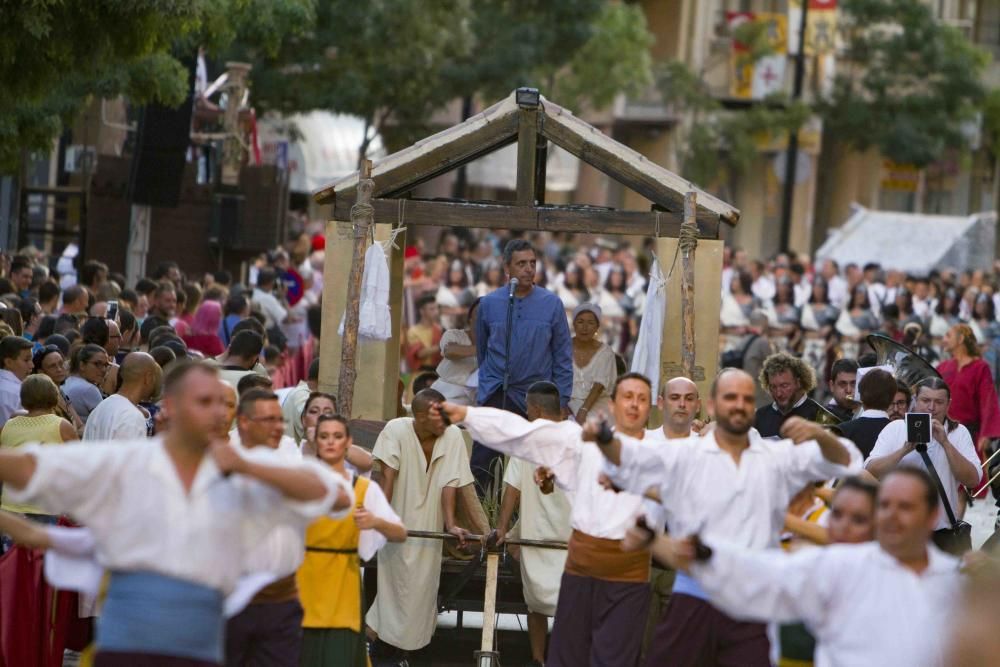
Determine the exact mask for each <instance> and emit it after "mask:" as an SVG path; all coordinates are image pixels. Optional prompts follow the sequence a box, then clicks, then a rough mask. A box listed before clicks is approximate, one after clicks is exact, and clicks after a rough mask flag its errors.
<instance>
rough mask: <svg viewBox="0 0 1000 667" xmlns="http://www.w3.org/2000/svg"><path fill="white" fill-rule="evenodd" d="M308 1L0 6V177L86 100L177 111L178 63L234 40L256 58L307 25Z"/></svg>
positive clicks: (180, 93)
mask: <svg viewBox="0 0 1000 667" xmlns="http://www.w3.org/2000/svg"><path fill="white" fill-rule="evenodd" d="M313 2H314V0H282V2H273V1H271V0H86V1H82V2H77V1H76V0H70V1H67V0H9V1H8V2H5V3H3V4H2V6H0V19H2V20H0V90H2V91H3V94H2V95H0V172H13V171H16V169H17V168H18V165H19V163H20V160H21V155H22V151H25V150H28V151H31V150H47V149H48V148H49V147H50V146H51V142H52V139H53V138H54V137H55V136H57V135H58V134H59V132H60V131H61V130H62V128H63V127H64V126H65V125H66V124H68V123H69V122H71V121H72V119H73V118H74V116H75V115H76V114H77V113H78V112H79V111H80V110H81V109H82V108H83V106H84V105H85V104H86V103H87V101H88V100H89V99H91V97H92V96H103V97H114V96H117V95H126V96H128V98H129V100H130V101H131V102H133V103H135V104H140V105H141V104H145V103H147V102H152V101H156V102H160V103H163V104H167V105H176V104H179V103H181V102H182V101H183V100H184V97H185V96H186V94H187V81H188V73H187V69H186V68H185V67H184V66H183V65H182V64H181V62H180V59H179V58H181V57H189V58H190V57H193V56H194V55H195V53H196V51H197V48H198V46H205V47H206V48H209V49H215V50H218V49H222V48H225V47H226V46H228V45H229V44H230V43H231V42H233V41H234V40H236V39H237V38H241V39H243V40H244V41H251V42H253V43H255V44H256V45H257V47H256V48H257V49H259V50H262V51H268V50H273V49H275V48H276V47H277V44H278V41H279V40H280V38H281V37H282V36H284V35H287V34H289V33H294V32H296V31H299V30H301V29H302V28H303V27H304V26H308V25H309V23H310V22H311V21H312V16H313V9H314V8H313Z"/></svg>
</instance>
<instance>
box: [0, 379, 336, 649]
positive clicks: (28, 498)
mask: <svg viewBox="0 0 1000 667" xmlns="http://www.w3.org/2000/svg"><path fill="white" fill-rule="evenodd" d="M163 403H164V410H165V411H166V412H167V414H168V415H169V417H170V420H169V427H168V429H167V431H166V432H165V434H164V435H162V436H157V437H155V438H153V439H152V440H146V439H142V440H135V441H131V442H127V443H122V442H108V443H94V444H92V445H90V446H87V447H65V446H62V445H55V446H38V445H25V446H24V447H20V448H18V449H17V451H11V452H9V451H0V482H2V483H3V484H4V485H5V490H6V491H8V492H9V493H11V495H12V496H13V497H15V498H16V500H17V501H18V502H31V503H35V504H37V505H39V506H40V507H42V508H44V509H45V510H47V511H49V512H52V513H58V514H63V513H65V514H69V515H70V516H72V517H73V519H75V520H76V521H79V522H80V523H83V524H85V525H86V526H87V528H89V529H90V532H91V533H92V535H93V537H94V543H95V552H96V557H97V560H98V562H100V563H101V565H103V566H104V567H105V568H106V569H107V570H108V571H109V572H110V580H109V584H108V588H107V596H106V598H105V603H104V607H103V609H102V612H101V619H100V621H99V622H98V628H97V637H96V641H95V646H96V656H95V661H94V664H95V665H98V666H100V667H135V666H136V665H149V664H156V665H158V666H160V667H175V666H177V665H184V666H185V667H208V666H209V665H218V664H220V663H221V662H222V659H223V629H224V624H223V598H224V596H225V595H226V594H228V593H230V592H232V590H233V589H234V588H235V586H236V583H237V581H238V580H239V578H240V576H241V575H242V574H243V573H244V572H246V571H247V570H246V568H245V567H244V563H245V560H246V553H247V552H248V551H249V550H250V548H251V547H252V546H254V545H256V544H258V543H259V542H260V541H261V540H262V539H263V538H264V537H265V536H266V535H267V534H268V533H270V532H271V530H272V529H273V528H274V527H275V526H279V525H291V526H294V527H297V528H299V529H304V528H305V526H307V525H308V524H309V523H310V522H312V521H313V520H314V519H316V518H318V517H319V516H322V515H324V514H326V513H328V512H330V511H331V509H332V510H336V511H340V512H341V515H343V514H344V513H346V512H347V511H349V509H350V506H351V505H352V504H353V502H354V498H353V491H352V489H351V487H350V484H348V483H347V481H346V480H343V479H342V478H339V477H338V476H337V475H335V474H333V473H332V472H330V471H329V470H328V469H325V468H324V466H322V465H320V464H318V463H312V462H305V461H303V462H300V463H297V464H289V463H286V462H283V461H281V460H280V459H279V458H278V457H277V456H276V455H275V454H274V453H273V452H270V451H261V450H260V448H256V449H255V450H254V451H242V452H240V451H237V450H236V449H235V448H234V447H232V445H230V444H229V442H228V441H226V440H225V439H221V438H219V437H218V434H219V433H220V432H221V431H222V430H223V428H224V424H225V421H226V417H227V411H226V407H225V404H224V403H223V400H222V390H221V388H220V386H219V380H218V371H216V369H215V368H213V367H212V366H209V365H207V364H205V363H203V362H183V363H179V364H177V365H175V366H173V367H172V368H171V370H170V372H169V373H167V377H166V379H165V382H164V398H163Z"/></svg>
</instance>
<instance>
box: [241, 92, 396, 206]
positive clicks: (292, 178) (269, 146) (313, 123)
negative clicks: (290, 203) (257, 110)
mask: <svg viewBox="0 0 1000 667" xmlns="http://www.w3.org/2000/svg"><path fill="white" fill-rule="evenodd" d="M257 131H258V140H259V142H260V151H261V159H262V161H263V162H264V164H278V165H282V164H283V165H286V166H287V169H288V172H289V174H288V180H289V189H290V190H291V191H292V192H303V193H310V192H313V191H314V190H317V189H319V188H320V187H321V186H323V185H325V184H326V183H329V182H330V181H334V180H337V179H338V178H341V177H343V176H346V175H347V174H349V173H351V172H353V171H356V170H357V168H358V149H359V148H360V147H361V141H362V139H363V138H364V131H365V122H364V120H362V119H361V118H358V117H356V116H348V115H344V114H333V113H330V112H328V111H311V112H309V113H299V114H293V115H289V116H282V115H279V114H267V115H266V116H264V117H263V118H262V119H261V120H260V121H259V122H258V129H257ZM367 152H368V157H370V158H379V157H382V156H384V155H385V148H384V147H383V145H382V138H381V137H380V136H378V135H375V137H374V138H373V139H372V141H371V143H370V144H369V146H368V151H367Z"/></svg>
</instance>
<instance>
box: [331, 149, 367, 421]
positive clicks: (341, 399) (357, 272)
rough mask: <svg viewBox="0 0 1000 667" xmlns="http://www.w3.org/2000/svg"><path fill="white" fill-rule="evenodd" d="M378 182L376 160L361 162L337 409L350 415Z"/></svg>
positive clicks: (353, 208) (354, 213) (354, 217)
mask: <svg viewBox="0 0 1000 667" xmlns="http://www.w3.org/2000/svg"><path fill="white" fill-rule="evenodd" d="M374 190H375V181H373V180H372V161H371V160H367V159H366V160H364V161H363V162H362V163H361V173H360V175H359V178H358V198H357V202H356V203H355V204H354V206H353V207H352V208H351V224H352V225H353V226H354V253H353V255H352V256H351V272H350V274H348V277H347V305H346V307H345V309H344V336H343V339H342V342H341V348H340V381H339V382H338V388H339V390H340V395H339V396H338V397H337V408H338V410H339V412H340V414H342V415H345V416H347V417H348V418H350V417H351V416H352V415H353V414H354V413H353V407H354V381H355V379H356V378H357V376H358V373H357V370H356V368H355V366H354V362H355V359H356V358H357V351H358V321H359V313H360V310H361V277H362V275H364V268H365V251H366V250H367V246H368V233H369V231H370V230H371V226H372V224H374V219H375V215H374V214H375V211H374V209H373V208H372V205H371V199H372V192H373V191H374Z"/></svg>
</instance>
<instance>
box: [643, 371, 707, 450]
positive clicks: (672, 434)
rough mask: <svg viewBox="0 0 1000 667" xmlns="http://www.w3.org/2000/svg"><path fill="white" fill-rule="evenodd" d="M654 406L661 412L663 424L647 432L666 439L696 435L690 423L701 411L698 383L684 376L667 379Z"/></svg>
mask: <svg viewBox="0 0 1000 667" xmlns="http://www.w3.org/2000/svg"><path fill="white" fill-rule="evenodd" d="M656 406H657V407H658V408H660V411H661V412H662V413H663V426H662V427H661V428H659V429H654V430H652V431H650V432H649V435H651V436H653V435H657V436H662V437H663V438H666V439H667V440H678V439H680V438H690V437H691V436H693V435H698V433H697V431H695V430H692V428H691V425H692V423H693V422H694V420H695V418H696V417H697V416H698V413H699V412H700V411H701V396H699V394H698V385H696V384H695V383H694V382H692V381H691V380H689V379H688V378H686V377H675V378H671V379H669V380H667V381H666V382H665V383H664V385H663V387H662V388H661V389H660V398H659V399H658V400H657V401H656Z"/></svg>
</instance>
